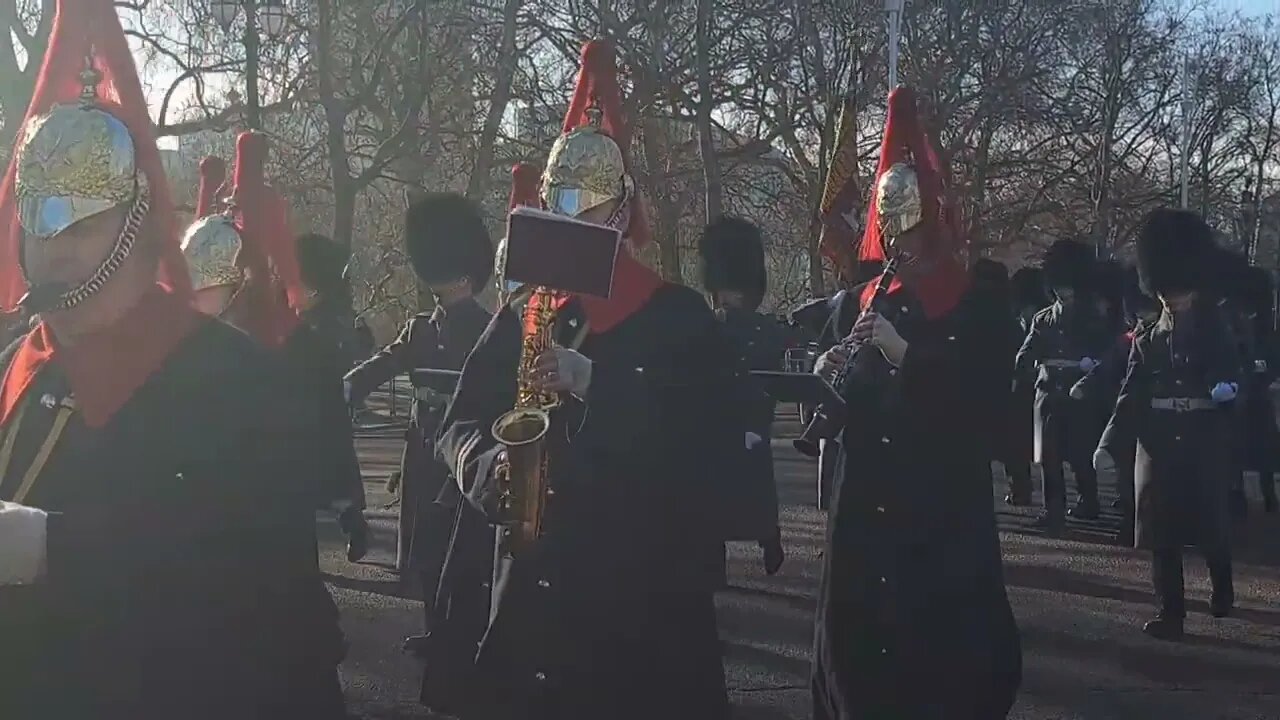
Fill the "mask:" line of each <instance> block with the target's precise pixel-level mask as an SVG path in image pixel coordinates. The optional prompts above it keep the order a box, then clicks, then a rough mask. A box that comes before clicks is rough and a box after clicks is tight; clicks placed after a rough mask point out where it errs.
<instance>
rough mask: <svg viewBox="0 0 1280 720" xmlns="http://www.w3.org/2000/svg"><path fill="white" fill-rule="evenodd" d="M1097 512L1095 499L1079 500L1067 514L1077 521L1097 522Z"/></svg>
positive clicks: (1096, 500)
mask: <svg viewBox="0 0 1280 720" xmlns="http://www.w3.org/2000/svg"><path fill="white" fill-rule="evenodd" d="M1099 512H1100V510H1099V509H1098V499H1097V498H1093V499H1089V498H1080V500H1079V501H1077V502H1076V504H1075V507H1073V508H1071V510H1070V512H1069V513H1068V514H1069V515H1071V517H1073V518H1075V519H1077V520H1097V519H1098V513H1099Z"/></svg>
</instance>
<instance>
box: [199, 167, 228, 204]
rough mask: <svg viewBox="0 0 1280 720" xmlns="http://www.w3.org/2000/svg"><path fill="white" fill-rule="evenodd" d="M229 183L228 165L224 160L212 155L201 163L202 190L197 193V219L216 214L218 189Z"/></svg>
mask: <svg viewBox="0 0 1280 720" xmlns="http://www.w3.org/2000/svg"><path fill="white" fill-rule="evenodd" d="M226 181H227V164H226V163H224V162H222V158H217V157H213V156H212V155H210V156H209V157H206V158H205V159H203V160H201V161H200V189H199V190H198V191H197V192H196V217H197V218H202V217H204V216H205V215H211V214H213V213H214V212H215V210H216V208H217V205H218V188H220V187H222V183H224V182H226Z"/></svg>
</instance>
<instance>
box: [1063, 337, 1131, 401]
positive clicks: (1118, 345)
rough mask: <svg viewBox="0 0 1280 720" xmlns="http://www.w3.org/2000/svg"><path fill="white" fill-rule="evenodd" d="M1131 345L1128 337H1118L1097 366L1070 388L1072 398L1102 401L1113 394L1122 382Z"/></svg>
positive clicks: (1099, 359)
mask: <svg viewBox="0 0 1280 720" xmlns="http://www.w3.org/2000/svg"><path fill="white" fill-rule="evenodd" d="M1132 344H1133V343H1132V341H1131V340H1130V338H1129V336H1128V335H1122V336H1120V339H1119V340H1117V341H1116V342H1114V343H1113V344H1112V345H1111V348H1110V349H1108V350H1107V352H1106V354H1104V355H1103V356H1102V357H1100V358H1098V365H1097V366H1096V367H1094V368H1093V369H1092V370H1090V371H1089V372H1087V373H1085V375H1084V377H1082V378H1080V379H1079V380H1077V381H1076V384H1075V385H1073V386H1072V397H1075V396H1076V395H1077V394H1079V395H1080V398H1081V399H1085V398H1088V399H1091V400H1094V399H1096V400H1102V399H1105V398H1106V397H1107V395H1108V394H1109V393H1113V392H1115V391H1116V390H1117V389H1118V388H1119V386H1120V383H1121V382H1122V381H1123V380H1124V373H1125V370H1126V369H1127V367H1128V362H1129V348H1130V346H1131V345H1132ZM1077 389H1078V392H1077Z"/></svg>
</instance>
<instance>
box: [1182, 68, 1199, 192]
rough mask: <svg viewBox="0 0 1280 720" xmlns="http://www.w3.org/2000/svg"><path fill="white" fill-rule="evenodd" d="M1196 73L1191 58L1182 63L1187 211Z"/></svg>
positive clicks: (1183, 163)
mask: <svg viewBox="0 0 1280 720" xmlns="http://www.w3.org/2000/svg"><path fill="white" fill-rule="evenodd" d="M1194 73H1195V67H1194V66H1193V65H1192V63H1191V58H1190V57H1187V58H1185V59H1184V60H1183V63H1182V91H1181V94H1182V143H1181V144H1182V158H1181V161H1182V167H1181V169H1180V173H1181V178H1180V179H1181V181H1182V198H1181V200H1182V209H1183V210H1186V209H1187V208H1188V207H1189V206H1190V204H1191V118H1192V115H1193V114H1194V113H1195V110H1196V106H1195V103H1196V99H1195V83H1194V81H1193V78H1192V76H1193V75H1194Z"/></svg>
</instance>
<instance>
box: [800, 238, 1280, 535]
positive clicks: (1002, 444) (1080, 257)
mask: <svg viewBox="0 0 1280 720" xmlns="http://www.w3.org/2000/svg"><path fill="white" fill-rule="evenodd" d="M971 269H972V272H973V276H974V284H975V287H976V288H978V289H979V290H980V291H981V292H982V294H983V295H984V297H985V298H986V302H987V304H988V307H989V308H990V312H991V313H992V314H995V315H1006V316H1007V325H1008V328H1009V329H1008V336H1007V337H1008V347H1007V348H1006V357H1007V360H1008V363H1007V365H1004V366H1002V367H1000V368H995V369H993V370H994V371H996V372H999V373H1001V374H1002V376H1003V377H1002V379H1001V384H1002V385H1003V386H1006V387H1008V388H1009V389H1010V393H1009V397H1008V398H1007V414H1006V415H1005V416H1006V418H1007V422H1006V423H1005V424H1003V425H1002V426H1000V427H993V428H991V429H990V437H991V438H992V443H991V461H992V463H993V470H994V469H995V468H996V467H999V468H1000V469H1002V470H1003V475H1004V477H1005V479H1006V481H1007V487H1006V491H1005V494H1004V502H1005V503H1007V504H1008V505H1009V506H1012V507H1029V506H1031V505H1032V504H1033V502H1034V501H1035V498H1034V493H1033V481H1032V478H1033V473H1032V468H1033V466H1036V465H1039V466H1040V468H1041V475H1042V478H1043V485H1042V490H1043V492H1042V494H1041V497H1040V500H1039V502H1040V503H1041V506H1042V512H1041V514H1040V515H1039V516H1038V517H1037V520H1036V524H1037V526H1039V527H1040V528H1042V529H1044V530H1045V531H1047V532H1049V533H1052V534H1057V533H1060V532H1062V531H1063V530H1064V529H1065V527H1066V521H1067V518H1068V517H1070V518H1074V519H1078V520H1081V521H1085V522H1086V523H1090V524H1092V523H1093V522H1094V521H1099V520H1100V519H1101V520H1102V521H1106V520H1107V519H1108V518H1107V517H1106V516H1104V514H1103V507H1102V504H1101V503H1100V501H1099V494H1098V473H1097V470H1096V468H1095V467H1094V461H1093V457H1094V452H1095V450H1096V448H1097V447H1098V441H1099V438H1100V436H1101V435H1102V432H1103V429H1104V428H1105V426H1106V424H1107V421H1108V419H1109V418H1110V417H1111V413H1112V410H1113V409H1114V407H1115V401H1116V396H1117V393H1118V392H1119V390H1120V385H1121V382H1122V381H1123V379H1124V374H1125V369H1126V366H1127V362H1128V357H1129V350H1130V347H1131V346H1132V343H1133V339H1134V337H1135V336H1136V335H1137V334H1138V332H1139V331H1140V329H1141V328H1142V327H1143V326H1144V325H1148V324H1150V323H1153V322H1155V321H1156V320H1157V319H1158V318H1159V317H1160V314H1161V306H1160V303H1159V301H1157V300H1156V299H1155V298H1153V297H1152V296H1151V295H1150V294H1148V293H1147V292H1145V291H1144V290H1143V288H1142V287H1140V284H1139V280H1138V271H1137V269H1136V268H1134V267H1132V266H1128V265H1125V264H1122V263H1121V262H1119V261H1117V260H1099V259H1097V258H1096V254H1095V251H1094V249H1093V248H1092V247H1091V246H1088V245H1085V244H1084V243H1081V242H1077V241H1072V240H1061V241H1058V242H1056V243H1054V245H1052V246H1051V247H1050V249H1049V250H1048V251H1047V252H1046V254H1045V256H1044V258H1043V259H1042V260H1041V261H1040V262H1038V263H1035V264H1030V265H1026V266H1024V267H1021V268H1018V269H1017V270H1015V271H1013V272H1012V273H1010V271H1009V268H1008V267H1007V266H1006V265H1004V264H1003V263H1000V262H998V261H996V260H991V259H988V258H981V259H978V260H976V261H975V262H974V263H973V265H972V268H971ZM876 272H878V266H877V267H875V268H868V269H867V270H866V275H867V277H872V276H874V275H875V273H876ZM1203 272H1204V274H1205V278H1206V284H1207V285H1208V286H1209V287H1210V288H1211V289H1212V291H1213V293H1212V294H1214V295H1215V296H1216V297H1217V302H1218V304H1219V306H1220V308H1221V309H1222V310H1223V311H1224V312H1225V313H1226V315H1227V317H1229V318H1230V320H1231V327H1230V330H1231V332H1232V335H1233V336H1234V337H1235V339H1236V341H1237V343H1238V345H1239V352H1240V357H1241V358H1242V359H1243V361H1244V365H1245V367H1244V368H1242V373H1243V377H1246V378H1248V379H1249V380H1248V382H1247V383H1246V387H1245V388H1243V390H1242V392H1241V395H1240V397H1239V398H1238V400H1236V401H1235V403H1234V404H1235V416H1236V418H1237V421H1238V428H1239V432H1238V433H1237V435H1236V444H1235V446H1234V447H1233V448H1231V454H1232V457H1233V458H1234V461H1233V466H1232V468H1231V471H1230V474H1231V476H1232V478H1233V482H1232V488H1231V504H1230V508H1231V514H1232V516H1233V517H1234V518H1236V519H1237V520H1243V519H1244V518H1245V517H1246V516H1247V515H1248V512H1249V502H1248V500H1247V499H1246V498H1247V495H1246V492H1245V473H1246V472H1249V471H1252V472H1254V473H1256V477H1257V482H1258V489H1259V493H1260V495H1261V498H1262V503H1263V505H1262V509H1263V510H1265V512H1268V513H1274V512H1276V511H1277V508H1278V504H1277V499H1276V486H1275V479H1274V478H1275V473H1274V467H1275V458H1274V455H1275V452H1276V447H1277V445H1276V439H1277V437H1278V434H1277V422H1276V416H1275V409H1274V404H1273V399H1272V395H1271V393H1270V387H1271V384H1272V383H1273V382H1274V381H1275V380H1276V378H1277V371H1276V363H1277V362H1280V359H1278V358H1277V357H1276V350H1277V348H1276V326H1275V311H1274V308H1275V285H1274V283H1273V281H1272V278H1271V275H1270V273H1268V272H1267V271H1266V270H1265V269H1263V268H1260V267H1257V266H1253V265H1250V264H1249V262H1248V260H1247V259H1246V258H1245V257H1244V256H1243V255H1241V254H1239V253H1237V252H1234V251H1231V250H1227V249H1220V250H1219V251H1218V252H1217V259H1216V262H1215V263H1214V265H1213V266H1211V267H1205V268H1203ZM1064 305H1070V306H1072V308H1073V310H1075V312H1073V313H1072V315H1073V320H1072V321H1071V322H1070V323H1066V324H1063V325H1062V326H1061V327H1054V328H1053V331H1052V333H1051V334H1052V336H1053V337H1052V341H1053V342H1052V344H1053V345H1055V347H1054V348H1052V349H1051V351H1050V352H1048V353H1047V354H1049V355H1053V356H1054V357H1052V358H1050V357H1045V355H1046V353H1045V352H1044V351H1043V350H1042V351H1040V352H1039V353H1033V352H1030V350H1031V348H1029V347H1026V346H1027V345H1028V336H1029V335H1030V334H1031V333H1032V329H1033V323H1034V321H1035V319H1036V317H1037V316H1041V318H1042V321H1045V322H1046V323H1048V324H1052V322H1051V318H1052V317H1053V316H1054V315H1055V313H1054V308H1055V307H1056V308H1059V309H1061V308H1062V307H1063V306H1064ZM830 310H831V307H830V301H829V299H828V298H820V299H817V300H814V301H811V302H809V303H806V304H805V305H803V306H801V307H800V308H798V309H797V310H795V311H794V312H791V313H788V314H787V315H785V316H783V317H781V318H780V319H781V320H782V321H783V322H786V323H787V324H789V325H790V326H791V327H793V328H796V329H798V330H800V331H801V332H805V333H812V334H817V333H819V332H820V331H821V329H822V327H823V325H824V324H825V323H826V322H827V320H828V317H829V314H830ZM808 355H810V356H812V355H813V352H812V351H811V352H810V353H808ZM1061 358H1079V360H1074V359H1073V360H1070V361H1062V360H1061ZM1042 370H1043V372H1041V371H1042ZM1064 467H1065V468H1069V469H1070V473H1071V476H1072V477H1073V479H1074V485H1075V491H1076V493H1075V502H1074V504H1072V505H1071V506H1070V507H1069V508H1068V504H1067V497H1068V493H1067V486H1066V483H1065V479H1064ZM1114 470H1115V478H1114V480H1115V484H1116V487H1115V489H1116V497H1115V499H1114V500H1113V501H1112V503H1111V506H1112V507H1111V509H1112V510H1113V511H1117V512H1118V513H1119V523H1118V526H1116V525H1115V523H1114V522H1112V523H1111V524H1112V526H1113V529H1114V531H1115V534H1116V537H1117V539H1118V540H1120V541H1121V542H1123V543H1124V544H1129V541H1130V540H1131V539H1132V535H1133V524H1134V490H1133V473H1132V466H1131V465H1126V464H1125V463H1120V465H1119V466H1118V467H1116V468H1115V469H1114ZM993 479H994V478H993ZM822 485H823V487H829V486H830V479H829V478H826V479H824V481H823V482H822ZM1110 518H1111V519H1112V520H1114V515H1111V516H1110Z"/></svg>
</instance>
